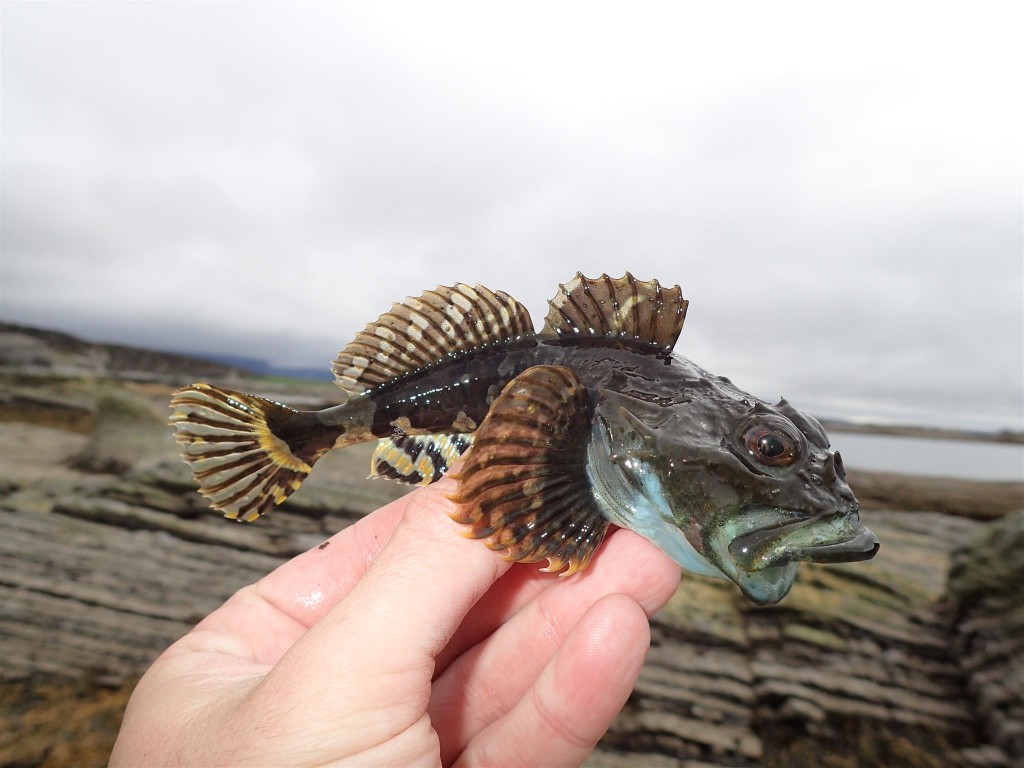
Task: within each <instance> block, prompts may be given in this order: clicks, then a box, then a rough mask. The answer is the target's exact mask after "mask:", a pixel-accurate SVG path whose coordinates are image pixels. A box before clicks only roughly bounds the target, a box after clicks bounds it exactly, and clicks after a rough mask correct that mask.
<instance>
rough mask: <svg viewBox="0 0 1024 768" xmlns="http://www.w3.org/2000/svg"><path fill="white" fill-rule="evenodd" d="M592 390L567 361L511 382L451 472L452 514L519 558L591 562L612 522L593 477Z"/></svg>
mask: <svg viewBox="0 0 1024 768" xmlns="http://www.w3.org/2000/svg"><path fill="white" fill-rule="evenodd" d="M590 432H591V430H590V417H589V414H588V402H587V390H586V388H585V387H584V386H583V383H582V382H581V381H580V379H579V377H578V376H577V375H576V374H575V373H574V372H573V371H572V370H570V369H569V368H565V367H563V366H534V367H533V368H528V369H527V370H525V371H524V372H523V373H521V374H520V375H519V376H517V377H516V378H515V379H513V380H512V381H511V382H509V383H508V385H506V387H505V389H504V390H503V391H502V393H501V395H499V396H498V397H497V398H496V399H495V401H494V403H493V404H492V405H491V408H490V410H489V411H488V413H487V416H486V418H485V419H484V420H483V422H482V423H481V425H480V427H479V428H478V429H477V430H476V432H474V441H473V447H472V449H471V450H470V451H469V452H468V453H467V455H466V460H465V461H464V462H463V464H462V465H461V466H460V467H459V468H458V470H457V472H456V473H454V474H453V475H452V477H454V478H455V480H457V481H458V488H457V490H456V491H455V493H453V494H452V496H451V498H452V500H453V501H455V502H456V503H457V504H458V507H457V509H456V511H455V512H454V513H453V515H452V517H453V518H454V519H455V520H456V521H457V522H460V523H463V524H465V525H468V526H470V530H469V532H468V533H467V535H469V536H473V537H474V538H482V539H486V544H487V546H488V547H490V548H491V549H493V550H499V551H502V552H503V556H504V557H506V558H507V559H509V560H513V561H516V562H525V563H531V562H537V561H540V560H544V559H545V558H546V559H547V561H548V565H547V567H546V568H545V569H543V570H546V571H560V570H562V569H563V568H566V569H567V570H566V571H565V572H564V573H563V574H562V575H565V576H567V575H569V574H572V573H575V572H576V571H579V570H582V569H584V568H586V567H587V565H588V564H589V562H590V559H591V558H592V557H593V556H594V553H595V552H596V551H597V548H598V547H599V546H600V544H601V541H602V540H603V539H604V536H605V533H606V532H607V531H608V526H609V522H608V520H607V518H605V517H604V515H602V514H601V512H600V509H599V508H598V506H597V503H596V501H595V500H594V497H593V494H592V493H591V489H590V483H589V481H588V479H587V475H586V471H585V464H586V461H587V442H588V440H589V439H590Z"/></svg>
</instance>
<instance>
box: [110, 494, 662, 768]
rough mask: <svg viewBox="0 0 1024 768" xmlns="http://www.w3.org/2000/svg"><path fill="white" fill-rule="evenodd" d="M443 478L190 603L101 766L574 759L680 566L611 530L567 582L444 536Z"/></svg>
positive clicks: (606, 713)
mask: <svg viewBox="0 0 1024 768" xmlns="http://www.w3.org/2000/svg"><path fill="white" fill-rule="evenodd" d="M442 493H443V488H440V489H439V488H436V487H435V488H432V489H428V490H426V491H424V492H417V493H415V494H412V495H411V496H407V497H405V498H404V499H401V500H399V501H398V502H395V503H393V504H391V505H389V506H388V507H385V508H384V509H382V510H379V511H378V512H376V513H374V514H373V515H371V516H369V517H368V518H366V519H364V520H362V521H360V522H359V523H358V524H357V525H355V526H352V527H351V528H349V529H347V530H346V531H343V532H342V533H340V534H338V535H336V536H335V537H334V538H332V539H331V540H330V542H329V544H328V545H327V546H323V547H321V548H318V549H314V550H311V551H309V552H307V553H305V554H303V555H301V556H299V557H297V558H295V559H294V560H292V561H290V562H289V563H286V564H285V565H284V566H282V567H281V568H279V569H278V570H276V571H275V572H274V573H272V574H270V575H269V576H267V577H266V578H264V579H263V580H261V581H260V582H258V583H257V584H255V585H253V586H251V587H247V588H246V589H243V590H241V591H240V592H238V593H237V594H236V595H235V596H234V597H233V598H231V600H229V601H228V602H227V603H226V604H225V605H224V606H223V607H222V608H220V609H219V610H218V611H216V612H214V613H213V614H211V615H210V616H209V617H207V618H206V619H205V620H204V621H203V622H201V623H200V624H199V625H198V626H197V627H196V628H195V629H194V630H193V631H192V632H191V633H190V634H189V635H187V636H185V637H184V638H182V639H181V640H180V641H178V642H177V643H176V644H175V645H174V646H172V647H171V648H170V649H169V650H168V651H167V652H166V653H165V654H164V655H163V656H161V658H160V659H159V660H158V661H157V662H156V664H154V666H153V668H152V669H151V670H150V672H149V673H147V675H146V677H145V678H144V679H143V682H142V683H141V684H140V686H139V689H138V691H137V692H136V694H135V695H134V696H133V701H132V705H131V707H130V708H129V711H128V714H127V716H126V722H125V728H124V730H123V731H122V735H121V737H120V739H119V742H118V745H117V747H116V748H115V752H114V755H113V759H114V762H117V761H118V760H122V759H123V760H127V761H132V762H141V761H148V762H186V763H187V762H193V763H194V762H198V763H207V764H212V763H235V764H268V763H273V764H285V763H292V764H311V763H328V762H332V763H334V762H337V763H343V762H346V759H347V760H348V761H350V762H352V763H357V764H394V765H406V764H414V763H423V762H426V763H434V762H436V761H437V760H438V758H440V761H441V763H442V764H445V765H447V764H451V763H453V762H456V761H457V760H460V761H465V762H469V763H487V762H495V761H500V762H506V763H538V762H546V763H565V764H572V763H578V762H579V761H580V760H581V759H582V757H583V756H585V755H586V753H587V752H588V751H589V749H590V748H591V747H592V746H593V744H594V743H595V742H596V741H597V739H598V738H600V736H601V735H602V734H603V732H604V731H605V729H606V728H607V727H608V725H609V724H610V722H611V719H612V718H613V717H614V715H615V713H616V712H617V711H618V709H619V707H620V706H621V704H622V702H623V700H624V699H625V697H626V696H627V695H628V693H629V691H630V690H631V688H632V685H633V682H634V681H635V679H636V674H637V673H638V671H639V666H640V664H641V663H642V660H643V655H644V651H645V650H646V647H647V637H648V635H647V632H648V629H647V622H646V616H645V612H646V613H647V614H650V613H653V611H654V610H656V609H657V608H658V607H659V606H660V605H661V604H662V603H663V602H664V601H665V600H666V599H667V598H668V596H669V595H670V594H671V593H672V591H673V589H674V587H675V585H676V583H677V580H678V569H677V568H676V567H675V566H674V565H672V564H671V563H670V561H668V559H667V558H665V557H664V556H662V555H660V553H658V552H657V550H655V549H654V548H653V546H651V545H649V544H648V543H647V542H645V541H643V540H642V539H640V538H639V537H636V536H635V535H633V534H630V533H628V532H624V531H619V532H616V533H615V534H614V535H612V536H611V537H610V539H609V541H608V542H606V544H605V546H604V547H603V551H602V552H601V553H600V554H599V556H598V557H597V558H596V559H595V561H594V564H593V565H592V566H591V568H590V569H588V570H587V571H586V572H584V573H581V574H577V575H575V576H572V577H570V578H566V579H560V578H558V577H554V576H552V575H550V574H545V573H540V572H539V571H538V569H537V566H521V565H516V566H512V567H510V566H509V565H508V564H507V563H505V562H504V561H502V560H501V559H500V558H498V557H497V556H495V555H494V554H493V553H491V552H489V551H487V550H486V549H485V548H484V547H483V546H482V545H481V544H480V543H479V542H475V541H471V540H467V539H464V538H462V537H460V536H458V535H457V534H456V533H455V531H456V530H457V526H455V525H454V524H453V523H451V522H450V521H449V520H447V519H445V516H444V507H445V505H446V503H447V502H446V501H445V499H444V496H443V495H442ZM407 512H408V514H406V513H407ZM400 522H401V524H399V523H400ZM392 534H394V536H393V538H392ZM453 534H454V535H453ZM389 541H390V542H391V543H389ZM386 544H387V545H388V546H387V547H386V548H385V545H386ZM371 565H372V567H370V566H371ZM168 713H172V714H176V715H177V717H168V716H167V714H168ZM147 720H156V721H157V723H158V724H159V727H158V728H156V729H154V728H152V727H142V726H139V727H135V728H133V723H144V722H146V721H147Z"/></svg>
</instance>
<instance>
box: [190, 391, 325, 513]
mask: <svg viewBox="0 0 1024 768" xmlns="http://www.w3.org/2000/svg"><path fill="white" fill-rule="evenodd" d="M171 408H172V409H173V410H172V413H171V419H170V423H171V425H172V426H173V427H175V430H176V434H175V439H176V440H177V441H178V442H179V443H180V444H181V445H182V447H183V448H184V458H185V461H186V462H188V464H189V465H190V466H191V468H192V474H193V475H194V476H195V479H196V481H197V482H198V483H199V492H200V493H201V494H203V496H205V497H206V498H208V499H209V500H210V503H211V505H212V506H213V508H214V509H218V510H220V511H222V512H223V513H224V515H225V516H226V517H230V518H232V519H235V520H245V521H246V522H251V521H253V520H255V519H256V518H258V517H260V516H261V515H265V514H266V513H267V512H269V511H270V510H271V509H273V508H274V506H275V505H277V504H280V503H281V502H282V501H284V500H285V499H286V498H288V496H289V495H291V493H292V492H293V491H295V490H296V489H297V488H298V487H299V485H301V484H302V481H303V480H305V479H306V475H308V474H309V472H310V470H311V469H312V466H313V463H314V462H315V461H316V460H317V459H318V458H320V457H321V456H322V455H323V454H324V453H326V452H327V451H328V450H330V448H331V447H332V446H333V445H334V440H335V438H336V437H337V436H338V435H339V434H340V430H338V429H332V428H330V427H325V426H324V425H323V424H321V423H320V421H319V420H318V419H317V418H316V415H315V414H314V413H311V412H304V411H296V410H294V409H292V408H288V407H287V406H284V405H281V404H280V403H275V402H274V401H273V400H266V399H264V398H262V397H256V396H255V395H246V394H242V393H241V392H232V391H230V390H224V389H217V388H216V387H212V386H210V385H209V384H193V385H192V386H189V387H185V388H184V389H179V390H178V391H177V392H175V393H174V395H173V396H172V397H171Z"/></svg>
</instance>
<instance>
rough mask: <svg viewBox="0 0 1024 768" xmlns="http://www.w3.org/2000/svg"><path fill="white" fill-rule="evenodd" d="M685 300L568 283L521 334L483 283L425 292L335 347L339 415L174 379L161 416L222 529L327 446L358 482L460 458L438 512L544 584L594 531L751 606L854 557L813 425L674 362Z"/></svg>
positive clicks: (582, 549)
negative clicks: (365, 448) (450, 504)
mask: <svg viewBox="0 0 1024 768" xmlns="http://www.w3.org/2000/svg"><path fill="white" fill-rule="evenodd" d="M687 304H688V302H687V301H686V300H685V299H683V297H682V294H681V291H680V289H679V287H678V286H675V287H672V288H666V287H663V286H661V285H659V283H658V281H657V280H653V281H650V282H644V281H639V280H636V279H635V278H634V277H633V276H632V275H630V274H629V273H626V275H625V276H624V277H622V278H619V279H612V278H609V277H608V276H607V275H602V276H601V277H600V278H597V279H588V278H586V277H584V276H583V275H582V274H577V276H576V278H575V279H574V280H572V281H571V282H569V283H567V284H565V285H562V286H560V287H559V290H558V293H557V294H556V295H555V297H554V298H553V299H552V300H551V301H550V302H549V312H548V315H547V319H546V322H545V323H544V327H543V328H542V329H541V330H540V331H539V332H537V331H536V330H535V329H534V325H533V322H532V321H531V319H530V315H529V312H527V310H526V308H525V307H524V306H523V305H522V304H520V303H519V302H517V301H516V300H515V299H513V298H512V297H510V296H509V295H507V294H505V293H503V292H501V291H491V290H488V289H487V288H484V287H483V286H480V285H477V286H469V285H465V284H458V285H455V286H454V287H438V288H436V289H434V290H432V291H426V292H425V293H423V294H422V295H421V296H419V297H418V298H408V299H406V300H405V301H403V302H400V303H397V304H394V305H393V306H392V307H391V309H390V310H389V311H388V312H386V313H385V314H383V315H381V316H380V317H379V318H378V319H377V320H376V321H375V322H372V323H370V324H369V325H367V326H366V328H365V329H364V330H363V331H362V332H360V333H359V334H357V336H356V338H355V340H354V341H353V342H352V343H351V344H349V345H348V346H347V347H346V348H345V349H344V350H343V351H342V352H341V353H340V354H339V355H338V357H337V359H336V360H335V361H334V364H333V371H334V375H335V378H336V381H337V384H338V386H339V387H341V389H342V391H343V392H344V393H345V396H346V397H345V402H344V403H343V404H342V405H338V406H336V407H332V408H327V409H325V410H321V411H297V410H294V409H292V408H289V407H287V406H285V405H282V404H280V403H276V402H273V401H270V400H266V399H264V398H261V397H256V396H254V395H247V394H242V393H240V392H232V391H228V390H224V389H219V388H217V387H213V386H210V385H209V384H194V385H192V386H189V387H185V388H184V389H181V390H178V391H177V392H176V393H175V394H174V396H173V399H172V400H171V407H172V409H173V412H172V415H171V423H172V424H173V425H174V426H175V428H176V439H177V440H178V442H179V443H181V444H182V446H183V447H184V455H185V460H186V461H187V462H188V463H189V464H190V465H191V467H192V471H193V473H194V475H195V478H196V480H197V481H198V482H199V490H200V493H202V494H203V495H204V496H206V497H207V498H208V499H209V500H210V502H211V504H212V506H213V507H214V508H216V509H218V510H220V511H222V512H223V513H224V514H225V515H226V516H228V517H230V518H235V519H238V520H245V521H251V520H255V519H256V518H258V517H260V516H261V515H264V514H266V513H267V512H269V511H270V510H271V509H272V508H273V507H274V506H275V505H276V504H279V503H281V502H282V501H284V500H285V499H286V498H287V497H288V496H289V495H290V494H291V493H292V492H293V491H295V490H296V489H297V488H298V487H299V485H300V483H301V482H302V481H303V479H304V478H305V477H306V476H307V475H308V474H309V472H310V470H311V469H312V467H313V464H314V463H315V462H316V461H317V459H319V458H320V457H321V456H323V455H324V454H325V453H326V452H327V451H329V450H331V449H333V448H342V447H344V446H347V445H352V444H354V443H359V442H363V441H367V440H378V441H379V442H378V445H377V448H376V451H375V453H374V456H373V460H372V462H371V476H377V477H388V478H392V479H394V480H398V481H400V482H404V483H413V484H422V485H425V484H428V483H432V482H434V481H435V480H437V479H439V478H440V477H441V476H442V475H444V474H445V472H446V471H447V470H448V468H449V467H450V466H451V465H452V464H453V463H454V462H455V460H456V459H458V458H459V457H460V456H463V455H464V456H465V458H464V460H463V461H462V463H461V464H460V465H459V466H458V467H457V469H456V470H455V472H454V479H455V481H456V484H457V487H456V490H455V491H454V493H453V495H452V500H453V501H454V502H455V503H456V507H455V511H454V513H453V517H454V519H455V520H457V521H458V522H459V523H463V524H465V525H467V526H469V529H468V531H467V534H468V535H470V536H473V537H477V538H481V539H484V541H485V543H486V545H487V546H488V547H490V548H491V549H493V550H497V551H500V552H501V553H502V554H503V555H504V556H505V557H506V558H508V559H510V560H514V561H519V562H538V561H542V560H545V559H546V560H547V568H546V570H549V571H562V572H563V575H568V574H572V573H574V572H576V571H579V570H581V569H583V568H586V566H587V564H588V563H589V562H590V560H591V558H592V557H593V555H594V553H595V552H596V550H597V548H598V547H599V545H600V544H601V541H602V540H603V539H604V536H605V534H606V533H607V532H608V529H609V527H610V526H611V525H618V526H621V527H623V528H629V529H631V530H633V531H636V532H637V533H639V534H640V535H641V536H645V537H647V538H648V539H650V540H651V541H652V542H654V543H655V544H656V545H657V546H659V547H660V548H661V549H662V550H664V551H665V552H666V553H667V554H668V555H669V556H670V557H671V558H672V559H673V560H675V561H676V562H677V563H679V564H680V565H682V566H683V567H684V568H686V569H688V570H690V571H692V572H694V573H698V574H703V575H706V576H714V577H718V578H726V579H731V580H732V581H734V582H735V583H736V584H737V585H738V586H739V588H740V590H742V592H743V594H745V595H746V596H747V597H748V598H750V599H751V600H753V601H754V602H755V603H759V604H770V603H775V602H778V601H779V600H781V599H782V598H783V597H785V595H786V593H787V592H789V589H790V587H791V586H792V585H793V581H794V579H795V578H796V570H797V567H798V566H799V564H800V562H801V561H813V562H822V563H837V562H846V561H853V560H867V559H869V558H871V557H873V556H874V554H875V552H877V551H878V546H879V544H878V539H877V538H876V537H875V535H874V534H873V533H871V531H869V530H868V529H867V528H865V527H864V526H863V525H862V524H861V522H860V518H859V514H858V509H859V507H858V503H857V499H856V497H855V496H854V494H853V492H852V491H851V490H850V487H849V486H848V485H847V482H846V477H845V473H844V471H843V463H842V460H841V459H840V456H839V454H838V453H830V452H829V450H828V448H829V442H828V437H827V436H826V434H825V431H824V430H823V429H822V427H821V425H820V424H819V423H818V422H817V421H816V420H815V419H813V418H811V417H810V416H807V415H805V414H803V413H801V412H800V411H798V410H797V409H796V408H794V407H793V406H791V405H790V404H789V403H787V402H786V401H785V400H782V401H780V402H778V403H776V404H774V405H770V404H769V403H767V402H764V401H762V400H759V399H758V398H756V397H754V396H753V395H750V394H747V393H746V392H744V391H742V390H740V389H738V388H737V387H736V386H734V385H733V384H732V382H730V381H729V380H728V379H726V378H724V377H721V376H715V375H712V374H711V373H708V372H707V371H705V370H703V369H702V368H700V367H698V366H697V365H695V364H694V363H692V362H690V361H689V360H687V359H685V358H683V357H681V356H679V355H676V354H673V352H672V349H673V347H674V346H675V343H676V339H677V338H678V336H679V333H680V331H681V330H682V327H683V320H684V318H685V316H686V309H687ZM563 569H564V570H563Z"/></svg>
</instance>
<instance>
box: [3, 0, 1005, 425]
mask: <svg viewBox="0 0 1024 768" xmlns="http://www.w3.org/2000/svg"><path fill="white" fill-rule="evenodd" d="M567 8H569V6H562V5H559V6H558V7H557V8H549V7H548V6H544V7H543V8H542V7H541V6H530V5H525V6H518V10H517V11H516V12H514V13H513V12H512V11H511V10H508V9H506V10H504V11H496V10H494V9H493V8H491V9H489V10H485V9H484V8H482V7H478V6H475V5H461V6H438V5H435V4H431V10H430V13H427V12H426V11H424V10H419V7H418V6H415V5H408V6H395V5H391V4H389V5H388V6H387V7H384V6H379V5H376V4H355V3H352V4H345V5H343V6H339V7H328V6H325V5H317V4H309V5H306V4H302V5H290V4H280V5H274V4H92V3H79V4H67V5H55V4H8V5H5V7H4V12H3V13H4V19H3V21H4V23H3V28H2V35H3V40H2V43H3V48H2V56H3V70H2V77H3V83H2V86H3V87H2V91H3V117H2V120H3V125H2V129H3V137H4V141H3V149H2V151H3V155H2V177H3V178H2V181H3V188H2V194H3V207H2V238H3V260H2V262H0V270H2V291H3V296H2V299H3V301H2V306H0V314H2V316H3V318H4V319H5V320H14V321H22V322H33V323H38V324H41V325H46V326H51V327H59V328H63V329H67V330H72V331H77V332H79V333H81V334H83V335H85V336H89V337H92V338H100V339H104V340H111V341H120V342H125V343H138V344H153V345H157V346H161V347H165V348H173V349H179V350H196V351H205V352H216V351H230V352H234V353H238V354H242V355H247V356H254V357H263V358H267V359H271V360H273V361H275V362H278V363H282V364H301V365H318V364H322V365H324V366H325V367H326V365H327V364H328V363H329V361H330V359H331V358H332V357H333V355H334V353H335V352H336V351H337V349H338V348H340V347H341V346H343V345H344V343H345V342H346V341H347V340H348V339H349V338H351V337H352V335H353V334H354V333H355V332H356V331H357V330H358V329H359V328H361V327H362V325H363V324H364V323H366V322H367V321H369V320H371V319H373V318H374V317H376V316H377V315H378V314H379V313H380V312H382V311H384V310H385V309H386V308H387V307H388V305H389V304H390V303H391V302H392V301H394V300H397V299H400V298H401V297H403V296H405V295H409V294H416V293H419V292H420V291H421V290H423V289H424V288H427V287H431V286H433V285H436V284H438V283H451V282H454V281H466V282H482V283H485V284H487V285H490V286H492V287H495V288H501V289H503V290H506V291H508V292H510V293H512V294H513V295H515V296H516V297H517V298H519V299H520V300H521V301H523V302H524V303H526V304H527V305H528V306H529V307H530V309H531V310H532V311H533V313H534V317H535V320H536V321H538V322H540V321H541V320H542V318H543V316H544V314H545V310H544V303H545V301H546V300H547V299H548V298H550V296H551V295H552V294H553V293H554V291H555V288H556V286H557V284H558V283H559V282H563V281H565V280H567V279H568V278H570V277H571V276H572V275H573V274H574V273H575V272H576V271H577V270H582V271H584V272H585V273H587V274H591V275H593V274H598V273H600V272H604V271H607V272H609V273H612V274H621V273H622V271H624V270H625V269H629V270H631V271H632V272H634V273H635V274H637V275H638V276H640V277H645V278H646V277H658V278H659V279H661V280H662V281H663V282H667V283H675V282H679V283H681V284H682V285H683V287H684V290H685V292H686V293H687V295H688V296H689V297H690V298H691V301H692V304H691V314H690V318H689V319H688V322H687V328H686V330H685V331H684V335H683V338H682V340H681V344H680V348H681V350H682V351H683V353H684V354H687V355H688V356H691V357H692V358H694V359H695V360H697V361H698V362H700V363H701V364H703V365H705V366H706V367H708V368H711V369H712V370H715V371H716V372H721V373H725V374H727V375H730V376H732V377H733V378H734V379H735V380H736V381H737V382H738V383H739V384H741V385H742V386H745V387H747V388H749V389H751V390H752V391H754V392H755V393H757V394H759V395H762V396H765V397H775V396H777V395H779V394H785V395H786V396H787V397H791V398H792V399H793V400H794V401H797V402H800V403H808V404H810V405H811V406H813V407H814V408H815V409H817V410H818V412H820V413H825V414H835V415H850V416H857V417H870V418H874V417H884V418H893V419H909V420H915V421H925V422H928V423H933V424H952V425H966V426H983V427H1005V426H1009V427H1017V428H1019V427H1020V424H1021V421H1022V419H1024V403H1022V398H1024V395H1022V392H1024V351H1022V350H1024V266H1022V265H1024V259H1022V255H1021V242H1022V238H1024V233H1022V216H1021V207H1022V200H1021V183H1020V182H1021V178H1020V168H1021V146H1020V142H1019V135H1020V133H1021V131H1020V129H1021V128H1022V127H1024V126H1022V120H1021V108H1020V106H1019V104H1018V102H1019V99H1012V98H1009V97H1008V96H1007V94H1008V93H1015V92H1019V90H1020V86H1021V82H1020V77H1019V75H1018V74H1016V73H1018V72H1019V71H1021V68H1020V67H1016V66H1015V65H1014V64H1015V62H1014V59H1015V58H1016V59H1019V55H1017V54H1014V53H1012V51H1014V50H1016V48H1015V43H1014V41H1012V40H1011V39H1010V31H1009V30H1010V29H1012V28H1013V25H1012V24H1009V23H1007V24H992V23H990V22H989V21H985V20H982V19H978V20H973V19H963V18H962V17H959V16H954V15H952V14H947V15H944V14H943V12H941V11H940V10H938V9H935V10H933V11H932V12H930V14H929V18H928V19H927V20H926V21H923V20H921V19H920V18H918V16H917V15H914V14H909V13H907V14H904V15H901V13H902V12H901V11H899V10H893V9H891V8H885V9H883V8H881V6H880V7H879V8H877V9H874V10H872V8H871V7H870V6H866V7H863V8H861V10H860V11H859V12H858V14H857V15H853V14H845V13H844V12H840V11H837V10H835V9H831V10H825V9H823V8H821V7H819V6H818V5H817V4H810V5H802V6H793V7H792V8H791V9H790V10H789V12H788V13H787V12H780V11H778V10H777V9H773V10H772V12H771V13H768V12H766V11H763V10H761V9H760V8H759V7H758V6H756V5H755V4H751V5H749V6H740V7H738V8H734V9H733V10H731V11H728V12H726V11H719V10H712V9H694V8H689V9H687V8H684V7H680V6H676V5H675V4H668V5H665V6H653V5H652V6H644V8H643V9H642V10H639V11H632V10H631V11H630V12H629V13H628V14H626V13H624V12H623V11H620V10H618V9H617V8H616V7H615V6H611V7H603V6H594V5H593V4H586V5H583V6H572V8H573V9H574V10H572V11H570V10H567ZM829 14H843V15H841V17H833V16H830V15H829ZM883 15H884V21H885V23H884V24H883V23H881V22H882V16H883ZM1016 63H1017V64H1019V63H1020V62H1019V60H1018V61H1016ZM1011 73H1012V74H1011Z"/></svg>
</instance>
